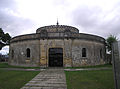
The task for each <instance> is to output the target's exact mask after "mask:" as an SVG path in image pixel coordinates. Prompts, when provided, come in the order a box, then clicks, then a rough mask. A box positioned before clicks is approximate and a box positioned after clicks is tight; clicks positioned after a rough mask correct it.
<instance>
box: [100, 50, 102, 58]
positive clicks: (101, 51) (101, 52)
mask: <svg viewBox="0 0 120 89" xmlns="http://www.w3.org/2000/svg"><path fill="white" fill-rule="evenodd" d="M100 58H102V49H100Z"/></svg>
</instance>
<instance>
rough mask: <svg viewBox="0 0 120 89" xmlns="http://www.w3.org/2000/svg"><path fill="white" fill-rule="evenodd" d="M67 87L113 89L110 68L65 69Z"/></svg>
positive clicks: (75, 88) (76, 88) (72, 88)
mask: <svg viewBox="0 0 120 89" xmlns="http://www.w3.org/2000/svg"><path fill="white" fill-rule="evenodd" d="M65 74H66V82H67V89H114V79H113V72H112V70H93V71H65Z"/></svg>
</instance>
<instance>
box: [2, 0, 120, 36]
mask: <svg viewBox="0 0 120 89" xmlns="http://www.w3.org/2000/svg"><path fill="white" fill-rule="evenodd" d="M57 18H58V20H59V23H60V24H64V25H72V26H75V27H77V28H78V29H79V30H80V32H85V33H92V34H96V35H100V36H102V37H107V36H108V35H110V34H114V35H117V36H118V37H119V38H120V30H119V29H120V25H119V23H120V20H119V18H120V0H0V27H1V28H3V30H4V31H5V32H9V33H10V34H11V35H12V36H16V35H20V34H29V33H35V32H36V29H37V28H39V27H40V26H45V25H54V24H56V21H57Z"/></svg>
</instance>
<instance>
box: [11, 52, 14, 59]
mask: <svg viewBox="0 0 120 89" xmlns="http://www.w3.org/2000/svg"><path fill="white" fill-rule="evenodd" d="M11 55H12V58H14V50H12V53H11Z"/></svg>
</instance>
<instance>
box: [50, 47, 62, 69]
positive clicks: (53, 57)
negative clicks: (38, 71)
mask: <svg viewBox="0 0 120 89" xmlns="http://www.w3.org/2000/svg"><path fill="white" fill-rule="evenodd" d="M49 67H63V49H62V48H49Z"/></svg>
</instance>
